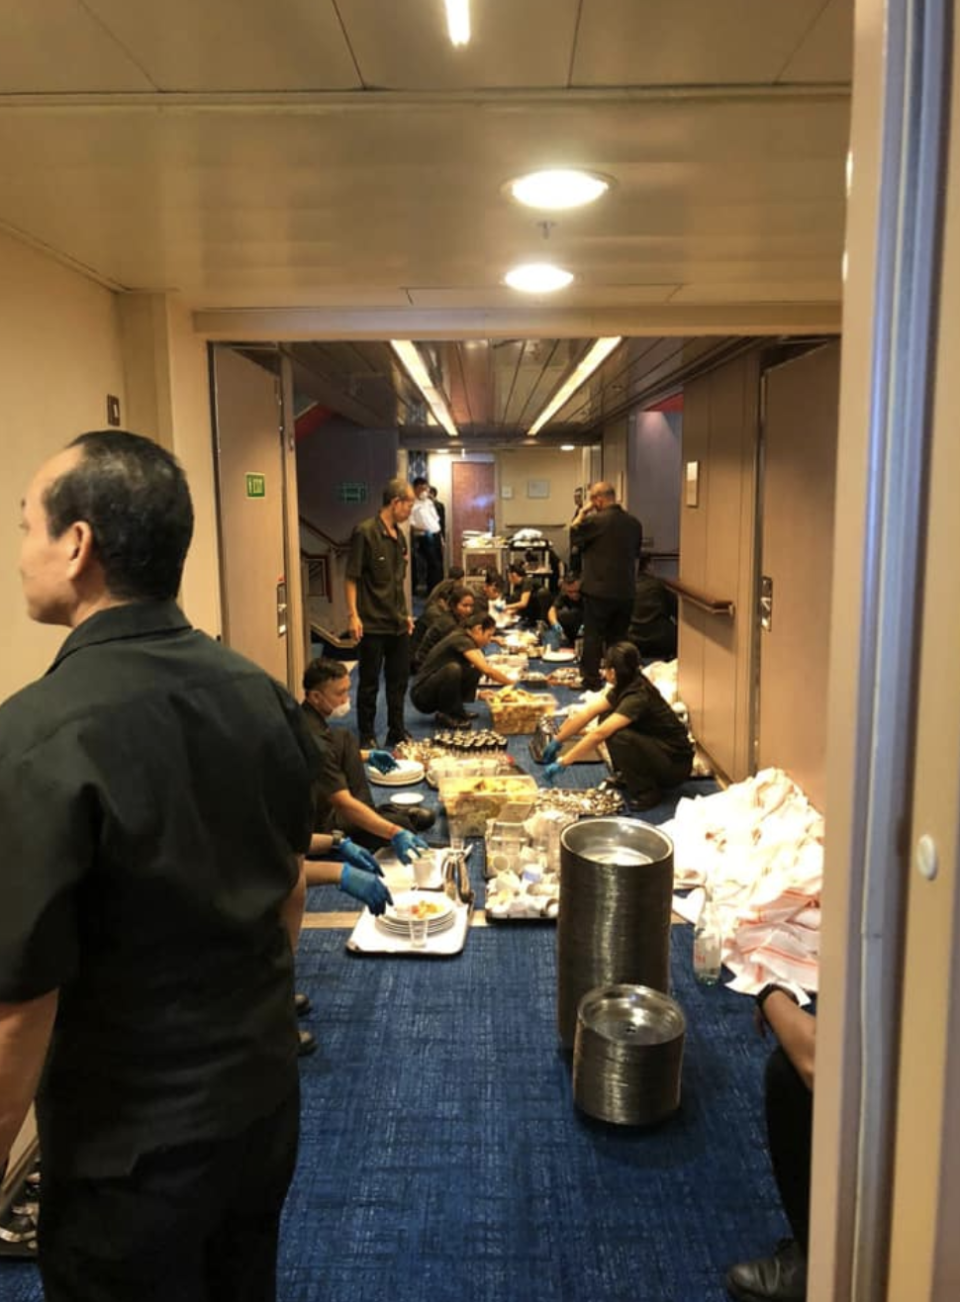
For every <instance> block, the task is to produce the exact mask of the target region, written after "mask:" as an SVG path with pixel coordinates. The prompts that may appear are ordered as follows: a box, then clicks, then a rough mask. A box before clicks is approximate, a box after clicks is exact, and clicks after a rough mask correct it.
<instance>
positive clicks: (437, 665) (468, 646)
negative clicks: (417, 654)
mask: <svg viewBox="0 0 960 1302" xmlns="http://www.w3.org/2000/svg"><path fill="white" fill-rule="evenodd" d="M476 650H477V644H476V642H474V640H473V638H472V637H471V636H470V634H469V633H468V632H467V630H466V629H465V628H455V629H454V630H453V632H452V633H448V634H447V635H446V637H444V638H441V640H440V641H439V642H438V643H437V645H436V646H435V647H432V648H431V650H430V654H429V655H428V656H427V657H426V658H425V659H424V662H423V664H422V665H421V666H420V672H419V673H418V674H417V677H416V682H417V683H418V684H422V683H425V682H426V681H427V680H428V679H429V678H431V677H432V676H433V675H434V674H435V673H437V671H438V670H440V669H443V668H444V666H445V665H449V664H458V663H460V662H461V661H462V660H463V659H464V657H465V656H466V654H467V652H468V651H476Z"/></svg>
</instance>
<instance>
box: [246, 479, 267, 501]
mask: <svg viewBox="0 0 960 1302" xmlns="http://www.w3.org/2000/svg"><path fill="white" fill-rule="evenodd" d="M266 495H267V477H266V475H247V497H266Z"/></svg>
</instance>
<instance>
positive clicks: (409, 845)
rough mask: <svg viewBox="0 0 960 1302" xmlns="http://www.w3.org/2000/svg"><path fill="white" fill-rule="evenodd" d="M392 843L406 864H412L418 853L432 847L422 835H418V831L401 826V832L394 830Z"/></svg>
mask: <svg viewBox="0 0 960 1302" xmlns="http://www.w3.org/2000/svg"><path fill="white" fill-rule="evenodd" d="M390 844H391V845H392V846H393V848H394V851H395V853H396V856H397V858H398V859H399V860H400V862H401V863H405V864H411V863H412V862H413V861H414V859H416V858H417V856H418V855H420V854H423V852H424V851H425V850H429V849H430V846H429V845H428V844H427V842H426V841H425V840H424V839H423V837H422V836H417V834H416V832H411V831H410V830H409V829H408V828H406V827H401V829H400V831H399V832H394V834H393V836H391V838H390Z"/></svg>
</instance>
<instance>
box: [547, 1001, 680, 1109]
mask: <svg viewBox="0 0 960 1302" xmlns="http://www.w3.org/2000/svg"><path fill="white" fill-rule="evenodd" d="M686 1029H687V1023H686V1018H685V1017H684V1015H683V1010H682V1009H681V1008H680V1005H679V1004H677V1003H675V1002H674V1000H672V999H671V998H670V996H669V995H665V994H662V993H661V992H660V991H659V990H650V989H649V988H648V987H647V986H633V985H615V986H601V987H599V988H598V989H596V990H589V991H587V993H586V994H585V995H584V997H583V998H582V999H581V1000H580V1006H579V1009H578V1012H577V1035H576V1042H575V1045H574V1051H573V1097H574V1101H575V1102H576V1105H577V1107H578V1108H580V1109H581V1111H583V1112H586V1113H587V1114H588V1115H589V1116H591V1117H597V1118H599V1119H600V1120H601V1121H613V1122H615V1123H616V1124H618V1125H629V1126H649V1125H653V1124H654V1123H655V1122H657V1121H662V1120H663V1118H664V1117H668V1116H669V1115H670V1113H671V1112H675V1111H676V1109H677V1108H678V1106H679V1104H680V1073H681V1068H682V1065H683V1043H684V1038H685V1036H686Z"/></svg>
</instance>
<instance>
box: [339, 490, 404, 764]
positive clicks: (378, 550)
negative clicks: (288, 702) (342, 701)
mask: <svg viewBox="0 0 960 1302" xmlns="http://www.w3.org/2000/svg"><path fill="white" fill-rule="evenodd" d="M382 502H383V505H382V506H381V507H380V510H379V511H378V512H377V514H376V515H375V516H373V518H372V519H370V520H364V521H363V523H362V524H358V525H357V527H356V528H355V529H354V531H353V535H352V537H351V539H350V555H349V557H348V558H347V578H346V585H345V586H346V598H347V611H348V614H349V628H350V636H351V637H355V638H357V639H358V641H359V643H360V650H359V666H358V668H359V679H360V681H359V684H358V686H357V731H358V732H359V734H360V745H361V746H362V748H363V749H364V750H376V749H377V736H376V719H377V697H378V695H379V693H380V673H381V670H382V671H383V676H384V685H385V688H386V695H387V745H388V746H399V744H400V742H402V741H406V740H407V730H406V727H405V726H404V719H403V700H404V697H405V695H406V692H407V679H408V678H409V676H410V634H411V633H412V632H413V617H412V616H411V614H410V611H409V609H408V607H407V594H406V591H405V587H404V581H405V579H406V574H407V540H406V538H405V537H404V535H403V530H402V529H401V528H400V526H401V525H402V524H405V523H406V522H407V520H409V519H410V512H411V511H412V510H413V503H414V496H413V489H412V488H411V487H410V485H409V484H408V483H407V481H406V480H405V479H391V480H390V481H389V482H388V483H387V484H386V485H385V486H384V489H383V495H382Z"/></svg>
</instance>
